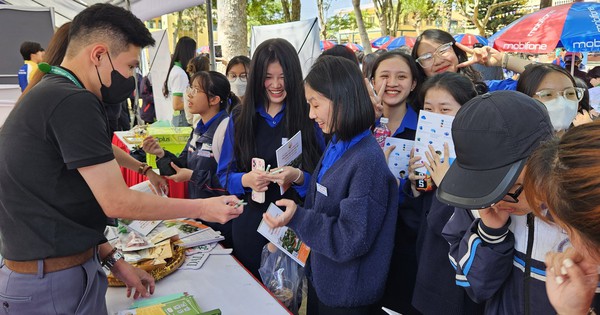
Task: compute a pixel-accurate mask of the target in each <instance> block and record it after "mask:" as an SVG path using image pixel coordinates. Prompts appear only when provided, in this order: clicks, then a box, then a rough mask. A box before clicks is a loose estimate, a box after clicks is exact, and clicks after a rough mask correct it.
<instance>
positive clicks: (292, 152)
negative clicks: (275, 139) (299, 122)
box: [275, 131, 302, 195]
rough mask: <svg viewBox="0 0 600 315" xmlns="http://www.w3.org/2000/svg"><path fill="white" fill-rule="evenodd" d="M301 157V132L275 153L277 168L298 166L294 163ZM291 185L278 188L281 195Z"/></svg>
mask: <svg viewBox="0 0 600 315" xmlns="http://www.w3.org/2000/svg"><path fill="white" fill-rule="evenodd" d="M301 155H302V132H301V131H298V132H297V133H296V134H295V135H294V136H293V137H292V138H290V139H289V140H288V141H287V142H285V143H284V144H283V145H281V147H279V149H277V150H276V151H275V156H276V157H277V167H283V166H286V165H300V163H294V161H295V160H296V159H298V158H299V157H300V156H301ZM290 187H291V185H284V186H279V189H280V191H281V194H282V195H283V193H285V191H286V190H288V189H289V188H290Z"/></svg>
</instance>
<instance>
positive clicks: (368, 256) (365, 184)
mask: <svg viewBox="0 0 600 315" xmlns="http://www.w3.org/2000/svg"><path fill="white" fill-rule="evenodd" d="M320 169H321V163H319V167H318V168H317V169H316V170H315V171H314V173H313V176H312V179H311V182H310V185H309V188H308V192H307V196H306V200H305V205H304V207H298V209H297V210H296V213H295V215H294V217H293V218H292V220H291V221H290V222H289V224H288V226H289V227H290V228H292V229H293V230H294V231H295V232H296V234H297V235H298V236H299V237H300V239H301V240H302V241H304V242H305V243H306V244H307V245H308V246H309V247H310V248H311V253H310V259H309V263H308V264H307V269H308V270H307V275H308V277H309V279H310V281H311V282H312V284H313V286H314V288H315V291H316V293H317V296H318V297H319V300H320V301H321V302H323V303H324V304H326V305H328V306H332V307H356V306H364V305H370V304H373V303H375V302H377V301H378V300H379V299H380V298H381V296H382V295H383V292H384V289H385V283H386V280H387V275H388V270H389V267H390V259H391V255H392V249H393V247H394V233H395V229H396V219H397V215H398V213H397V211H398V210H397V209H398V186H397V184H396V179H395V178H394V176H393V175H392V174H391V172H390V170H389V168H388V167H387V164H386V162H385V157H384V155H383V152H382V150H381V148H380V147H379V145H378V144H377V141H375V138H373V137H372V136H367V137H364V138H363V139H362V140H360V141H359V142H358V143H356V144H355V145H354V146H352V147H351V148H349V149H348V150H347V151H346V152H345V153H344V154H343V155H342V156H341V157H340V158H339V160H337V161H336V162H335V163H334V164H333V165H331V167H330V168H329V169H328V170H327V171H326V172H325V173H324V175H323V177H322V178H321V180H320V182H319V185H321V186H322V187H325V189H323V188H319V191H317V177H318V176H317V175H318V174H319V171H320ZM325 190H326V193H325V194H324V193H323V192H324V191H325Z"/></svg>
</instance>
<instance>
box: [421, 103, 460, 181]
mask: <svg viewBox="0 0 600 315" xmlns="http://www.w3.org/2000/svg"><path fill="white" fill-rule="evenodd" d="M453 120H454V117H453V116H448V115H442V114H435V113H432V112H427V111H423V110H422V111H420V112H419V120H418V123H417V133H416V136H415V155H418V156H421V161H423V162H427V157H426V155H425V152H430V151H429V145H431V146H432V147H433V150H434V151H435V153H436V154H438V155H439V156H440V160H442V161H443V160H447V161H448V163H449V165H450V164H452V162H454V160H455V159H456V152H455V151H454V142H453V141H452V121H453ZM444 143H448V151H449V153H450V156H444ZM416 173H417V174H419V175H424V176H425V179H423V180H418V181H417V189H418V190H424V191H429V190H432V189H433V181H432V179H431V174H429V172H428V171H427V169H426V168H425V167H424V166H423V167H420V168H418V169H417V170H416Z"/></svg>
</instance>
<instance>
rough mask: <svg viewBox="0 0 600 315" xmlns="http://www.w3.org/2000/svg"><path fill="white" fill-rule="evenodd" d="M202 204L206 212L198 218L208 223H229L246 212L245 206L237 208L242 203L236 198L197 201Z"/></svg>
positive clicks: (222, 197) (213, 198) (224, 197)
mask: <svg viewBox="0 0 600 315" xmlns="http://www.w3.org/2000/svg"><path fill="white" fill-rule="evenodd" d="M195 201H196V202H198V203H202V204H203V207H204V209H208V210H206V211H202V212H201V213H199V214H198V215H197V216H196V217H197V218H200V219H202V220H204V221H208V222H217V223H221V224H225V223H227V222H228V221H229V220H231V219H235V218H237V217H239V216H240V214H242V212H244V206H242V205H240V206H236V205H237V204H238V202H239V201H240V200H239V199H238V198H237V197H236V196H220V197H212V198H206V199H196V200H195Z"/></svg>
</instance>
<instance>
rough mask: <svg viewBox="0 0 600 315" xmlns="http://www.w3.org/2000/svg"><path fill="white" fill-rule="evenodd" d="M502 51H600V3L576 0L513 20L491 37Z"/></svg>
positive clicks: (491, 40)
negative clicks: (575, 0) (577, 0)
mask: <svg viewBox="0 0 600 315" xmlns="http://www.w3.org/2000/svg"><path fill="white" fill-rule="evenodd" d="M489 42H490V46H492V47H494V48H496V49H498V50H500V51H514V52H521V53H533V54H541V53H549V52H552V51H554V49H556V47H565V48H566V49H567V50H568V51H579V52H583V51H589V52H595V51H600V3H598V2H573V3H569V4H563V5H559V6H554V7H548V8H544V9H542V10H539V11H536V12H534V13H531V14H528V15H525V16H523V17H521V18H520V19H518V20H516V21H514V22H512V23H511V24H509V25H508V26H506V27H505V28H503V29H502V30H500V31H498V32H497V33H496V34H494V35H493V36H491V37H490V39H489Z"/></svg>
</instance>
